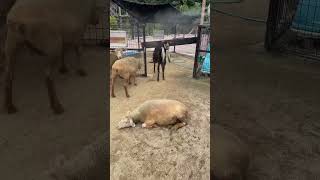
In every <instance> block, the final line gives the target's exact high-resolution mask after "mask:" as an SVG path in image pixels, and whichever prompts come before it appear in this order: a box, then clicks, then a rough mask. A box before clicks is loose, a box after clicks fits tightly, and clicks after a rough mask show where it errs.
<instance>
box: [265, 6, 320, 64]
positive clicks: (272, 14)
mask: <svg viewBox="0 0 320 180" xmlns="http://www.w3.org/2000/svg"><path fill="white" fill-rule="evenodd" d="M265 47H266V49H267V50H278V51H279V50H280V51H281V52H288V53H293V54H296V55H299V56H302V57H306V58H308V59H314V60H320V51H319V50H320V1H318V0H271V1H270V7H269V16H268V21H267V31H266V38H265Z"/></svg>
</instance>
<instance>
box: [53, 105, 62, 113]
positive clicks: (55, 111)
mask: <svg viewBox="0 0 320 180" xmlns="http://www.w3.org/2000/svg"><path fill="white" fill-rule="evenodd" d="M53 111H54V113H55V114H62V113H64V109H63V107H62V106H61V105H58V106H56V107H54V108H53Z"/></svg>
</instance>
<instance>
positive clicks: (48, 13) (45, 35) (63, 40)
mask: <svg viewBox="0 0 320 180" xmlns="http://www.w3.org/2000/svg"><path fill="white" fill-rule="evenodd" d="M98 3H99V2H98V0H68V1H65V0H23V1H17V2H16V3H15V4H14V5H13V7H12V8H11V10H10V12H9V13H8V16H7V26H8V31H7V39H6V43H5V91H4V92H5V94H4V95H5V98H4V100H5V102H4V104H5V108H6V110H7V112H8V113H15V112H17V108H16V107H15V106H14V104H13V100H12V81H13V64H15V63H14V61H15V55H16V54H17V51H18V50H19V49H21V48H22V46H23V45H27V46H28V47H29V48H30V49H32V50H34V52H37V53H38V54H39V55H42V56H45V57H46V59H47V62H48V63H47V68H46V70H45V74H46V75H45V76H46V78H45V82H46V86H47V89H48V96H49V99H50V105H51V108H52V109H53V111H54V113H56V114H61V113H63V112H64V108H63V106H62V105H61V103H60V101H59V99H58V95H57V93H56V88H55V83H54V75H53V72H54V68H55V67H56V64H57V63H58V62H60V61H61V60H63V54H64V53H63V52H64V49H65V48H66V47H71V48H73V49H75V50H76V52H77V55H78V58H77V59H78V66H79V67H78V73H79V74H80V75H85V74H86V73H85V71H84V70H82V69H81V65H80V59H81V58H80V55H81V50H80V46H81V39H82V36H83V34H84V32H85V30H86V27H87V25H88V24H97V23H98V22H99V16H100V14H101V13H102V8H104V7H102V6H100V4H98Z"/></svg>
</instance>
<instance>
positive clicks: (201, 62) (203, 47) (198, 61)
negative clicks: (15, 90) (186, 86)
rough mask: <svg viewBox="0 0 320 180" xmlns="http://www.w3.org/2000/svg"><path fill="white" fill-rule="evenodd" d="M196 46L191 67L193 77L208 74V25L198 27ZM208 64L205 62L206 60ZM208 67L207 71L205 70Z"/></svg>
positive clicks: (209, 58)
mask: <svg viewBox="0 0 320 180" xmlns="http://www.w3.org/2000/svg"><path fill="white" fill-rule="evenodd" d="M197 34H198V35H197V38H198V40H197V45H196V52H195V59H194V66H193V77H194V78H198V77H199V75H201V74H210V60H211V57H210V25H199V26H198V33H197ZM206 59H207V60H208V62H207V60H206ZM205 66H208V68H209V69H206V68H207V67H205Z"/></svg>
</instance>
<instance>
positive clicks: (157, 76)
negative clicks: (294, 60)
mask: <svg viewBox="0 0 320 180" xmlns="http://www.w3.org/2000/svg"><path fill="white" fill-rule="evenodd" d="M157 73H158V76H157V81H159V75H160V63H158V72H157Z"/></svg>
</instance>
